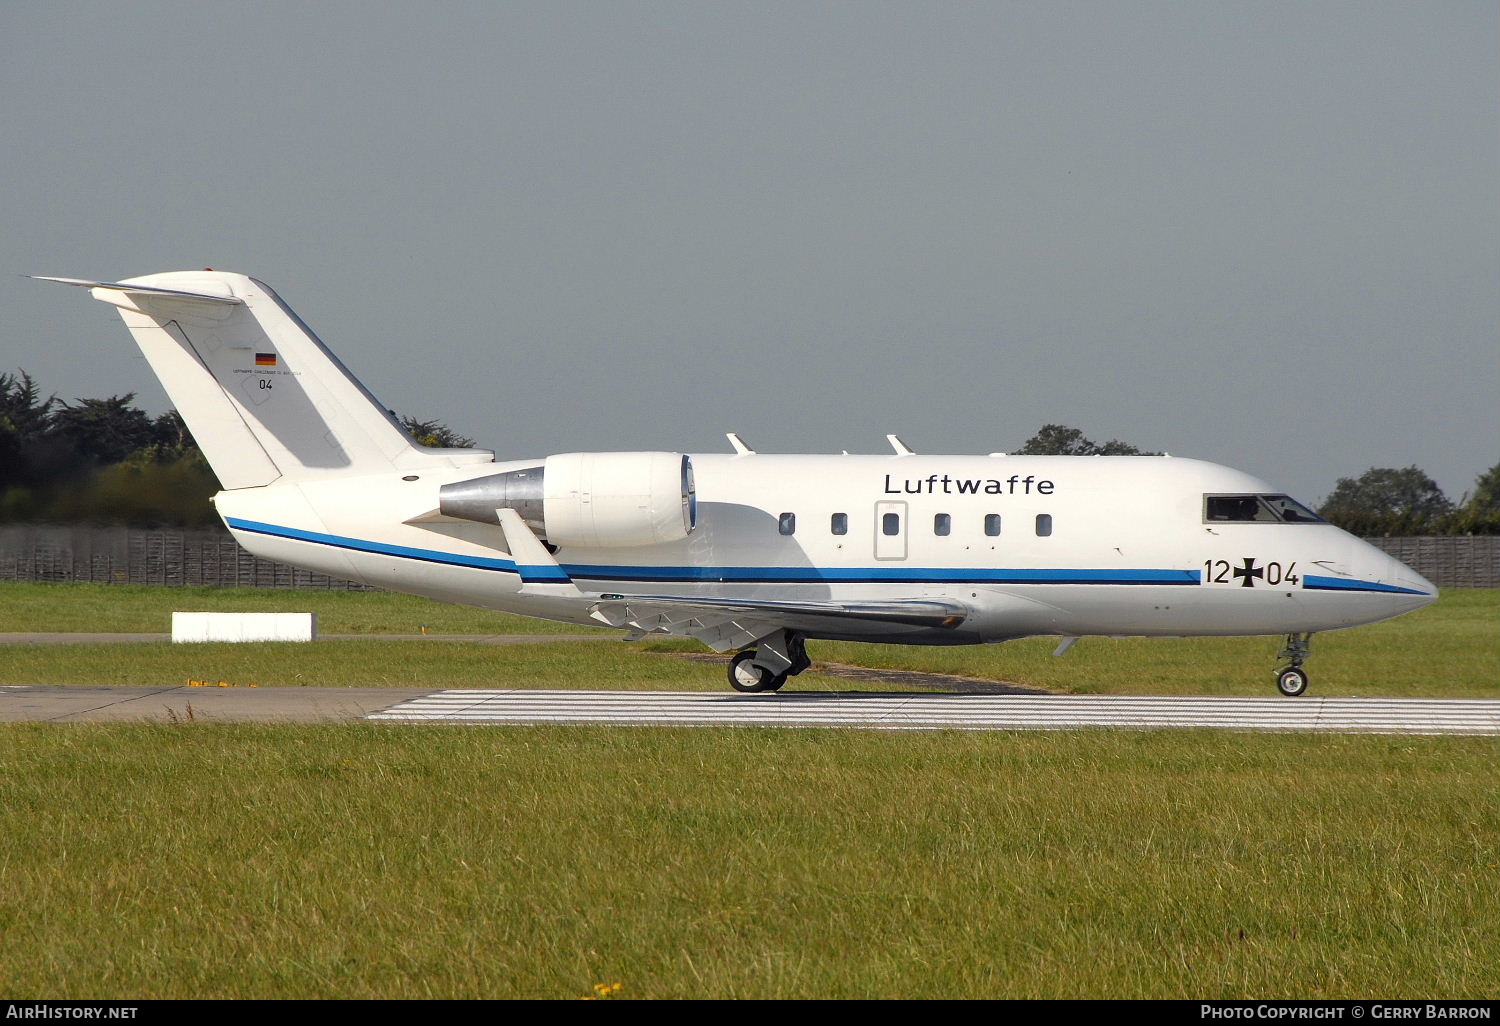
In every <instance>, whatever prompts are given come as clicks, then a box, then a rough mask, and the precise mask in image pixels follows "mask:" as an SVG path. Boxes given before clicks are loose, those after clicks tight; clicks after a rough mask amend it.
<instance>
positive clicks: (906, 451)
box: [885, 435, 916, 456]
mask: <svg viewBox="0 0 1500 1026" xmlns="http://www.w3.org/2000/svg"><path fill="white" fill-rule="evenodd" d="M885 440H886V441H887V442H890V443H891V448H892V449H895V450H896V455H897V456H915V455H916V453H914V452H912V451H911V448H910V447H909V446H908V445H907V444H906V443H905V442H903V441H901V439H900V437H899V436H897V435H886V436H885Z"/></svg>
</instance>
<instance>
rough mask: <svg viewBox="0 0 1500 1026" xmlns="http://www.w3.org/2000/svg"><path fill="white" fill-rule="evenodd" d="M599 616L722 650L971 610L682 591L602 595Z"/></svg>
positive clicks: (946, 620) (945, 625)
mask: <svg viewBox="0 0 1500 1026" xmlns="http://www.w3.org/2000/svg"><path fill="white" fill-rule="evenodd" d="M589 613H590V615H592V616H593V618H594V619H596V620H598V621H600V622H601V623H605V624H608V625H609V626H611V627H623V628H629V629H631V630H633V631H635V632H636V633H637V635H638V636H644V635H646V634H675V635H680V636H687V637H693V638H697V639H698V640H699V641H702V642H703V643H704V644H706V645H708V646H709V647H710V648H712V649H714V650H715V651H718V652H725V651H728V650H729V649H731V648H743V647H744V646H746V645H749V644H750V643H752V642H754V641H758V640H759V639H761V638H763V637H765V636H766V635H767V634H770V633H772V632H773V631H777V630H780V629H783V628H791V629H793V630H812V631H828V630H838V629H839V628H840V627H842V628H843V629H844V630H850V629H851V628H853V630H854V632H856V633H857V632H858V628H857V626H856V625H858V624H863V625H865V626H868V627H879V626H881V625H900V626H905V627H926V628H937V629H947V630H953V629H955V628H957V627H959V626H960V625H961V624H963V622H964V621H965V620H966V619H968V617H969V613H970V610H969V608H968V607H967V606H965V605H963V604H962V603H960V602H954V601H952V600H951V599H943V598H912V599H894V600H888V601H877V602H776V601H766V600H761V599H733V598H715V597H697V596H682V595H603V596H601V597H600V599H599V601H598V602H596V603H594V604H593V605H592V606H590V607H589Z"/></svg>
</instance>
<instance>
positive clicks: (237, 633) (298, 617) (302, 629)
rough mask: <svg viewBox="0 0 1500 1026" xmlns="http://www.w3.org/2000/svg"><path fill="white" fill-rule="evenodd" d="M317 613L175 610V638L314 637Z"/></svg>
mask: <svg viewBox="0 0 1500 1026" xmlns="http://www.w3.org/2000/svg"><path fill="white" fill-rule="evenodd" d="M317 636H318V614H317V613H173V614H172V640H173V641H174V642H184V641H312V640H313V639H314V638H316V637H317Z"/></svg>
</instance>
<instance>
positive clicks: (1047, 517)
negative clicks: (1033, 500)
mask: <svg viewBox="0 0 1500 1026" xmlns="http://www.w3.org/2000/svg"><path fill="white" fill-rule="evenodd" d="M1036 536H1037V537H1038V538H1050V537H1052V514H1051V513H1038V514H1037V515H1036Z"/></svg>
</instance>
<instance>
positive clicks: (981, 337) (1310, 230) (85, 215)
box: [0, 0, 1500, 501]
mask: <svg viewBox="0 0 1500 1026" xmlns="http://www.w3.org/2000/svg"><path fill="white" fill-rule="evenodd" d="M0 88H3V96H4V102H3V103H0V147H3V149H0V155H3V165H0V170H3V175H0V181H3V195H0V240H3V253H4V264H5V266H6V267H7V268H8V270H9V272H10V273H5V274H0V311H3V335H0V370H6V371H11V372H14V371H15V370H16V369H17V368H23V369H25V370H27V371H29V372H30V373H31V374H32V375H34V376H35V377H37V378H38V379H40V381H41V383H42V385H43V387H44V389H45V390H47V391H55V392H57V393H58V394H59V395H61V396H62V397H64V398H72V397H75V396H95V395H111V394H117V393H123V392H128V391H135V392H137V393H138V394H139V395H140V401H141V403H142V405H144V406H145V407H147V408H148V409H150V410H152V411H153V412H155V411H159V410H162V409H164V408H165V407H166V405H167V403H166V398H165V395H164V394H163V393H162V392H161V390H160V388H159V387H158V386H157V385H156V383H155V379H154V378H153V377H152V376H151V374H150V371H149V369H148V368H147V367H146V364H145V362H144V360H142V359H141V358H140V356H139V354H138V353H137V352H136V350H135V348H134V345H133V343H132V342H131V341H130V338H129V336H128V335H127V334H126V332H125V330H124V327H123V325H122V324H121V323H120V321H119V319H118V317H117V316H116V315H115V313H114V311H112V310H111V309H110V308H108V307H106V306H104V305H102V304H99V303H95V302H92V301H90V300H89V299H88V298H87V296H86V294H84V293H82V292H73V291H64V290H62V289H60V288H58V287H56V286H51V285H45V284H42V283H38V282H30V281H25V280H24V279H22V278H21V277H20V276H21V275H23V274H55V275H66V276H74V277H90V278H105V279H115V278H121V277H129V276H133V275H139V274H146V273H151V272H155V271H165V270H179V269H185V268H201V267H214V268H216V269H221V270H235V271H243V272H245V273H247V274H252V275H254V276H255V277H258V278H261V279H262V280H264V281H266V282H267V283H268V284H270V285H271V286H272V287H273V288H275V289H277V291H278V292H280V293H281V295H282V297H283V298H284V299H285V300H286V301H287V302H288V303H290V304H291V305H292V306H293V307H294V308H295V309H296V310H297V311H298V313H300V314H301V315H302V317H303V318H304V319H305V320H306V321H307V322H308V323H309V324H311V325H312V326H313V327H314V329H315V330H317V332H318V333H319V335H320V336H321V337H322V338H323V340H324V341H325V342H326V343H328V344H329V345H330V346H331V347H332V348H333V349H334V350H335V351H336V352H337V353H338V354H339V355H340V356H341V357H342V358H343V359H344V361H345V362H346V363H347V364H348V365H349V366H350V367H351V368H352V369H353V370H354V372H355V373H356V374H357V375H358V376H359V377H360V378H361V379H362V380H363V381H364V382H365V383H366V384H367V385H368V386H369V387H370V388H371V389H372V390H373V391H374V392H375V394H376V395H378V396H380V397H381V399H382V400H383V401H384V402H385V403H386V404H388V405H389V406H391V407H393V408H395V409H396V410H398V411H400V412H402V413H410V414H416V415H419V416H421V417H423V418H433V417H435V418H441V419H443V420H446V421H447V422H448V423H450V424H451V425H452V426H454V427H455V428H457V429H459V430H460V431H462V432H463V433H465V434H468V435H472V436H473V437H474V438H475V439H476V440H477V441H478V442H479V443H480V444H482V445H485V446H488V447H493V448H495V449H496V450H497V451H498V453H499V454H500V455H501V457H502V458H504V457H525V456H536V455H543V454H546V453H549V452H561V451H571V450H597V449H606V450H608V449H679V450H683V451H689V452H695V451H727V445H726V444H725V443H724V441H723V436H722V432H724V431H726V430H731V429H732V430H736V431H739V432H740V433H741V434H742V435H744V436H745V438H746V440H747V441H749V442H750V443H751V444H753V445H755V446H756V447H757V448H759V449H761V450H762V451H791V452H818V451H831V452H836V451H838V450H840V449H848V450H850V451H853V452H883V451H888V449H887V447H886V445H885V442H884V440H883V437H882V436H883V434H884V433H885V432H887V431H895V432H898V433H900V434H901V435H902V436H903V437H904V438H905V439H906V441H907V442H908V443H909V444H910V445H911V446H912V447H913V448H915V449H917V450H918V451H920V452H989V451H995V450H1001V451H1003V450H1008V449H1013V448H1016V447H1018V446H1020V445H1021V444H1022V443H1023V442H1024V441H1025V440H1026V439H1027V438H1028V437H1029V436H1030V435H1031V434H1032V433H1034V432H1035V431H1036V429H1037V428H1038V427H1039V426H1041V425H1042V424H1043V423H1047V422H1060V423H1065V424H1070V425H1073V426H1075V427H1079V428H1081V429H1083V431H1084V432H1085V433H1086V434H1088V435H1089V436H1090V437H1092V438H1094V439H1096V440H1099V441H1104V440H1107V439H1109V438H1120V439H1122V440H1125V441H1129V442H1132V443H1134V444H1136V445H1139V446H1141V447H1144V448H1153V449H1165V450H1168V451H1170V452H1172V453H1174V454H1176V455H1191V456H1197V457H1201V458H1205V459H1210V460H1214V461H1217V462H1222V463H1227V464H1230V465H1232V466H1235V467H1239V468H1241V469H1244V470H1249V471H1251V472H1253V473H1256V474H1259V475H1260V476H1262V477H1264V478H1266V479H1268V480H1270V481H1271V482H1273V483H1276V484H1277V485H1278V486H1280V487H1284V488H1286V489H1288V490H1290V491H1292V492H1293V493H1295V494H1298V495H1300V496H1302V497H1304V498H1305V499H1308V500H1310V501H1316V500H1318V499H1320V498H1322V497H1323V496H1324V495H1326V494H1327V493H1328V491H1329V490H1330V489H1331V488H1332V486H1333V484H1334V481H1335V479H1336V478H1338V477H1340V476H1349V475H1357V474H1359V473H1361V472H1362V471H1364V470H1365V469H1366V468H1368V467H1370V466H1372V465H1373V466H1407V465H1410V464H1417V465H1419V466H1421V467H1423V468H1424V469H1426V470H1427V471H1428V472H1429V473H1431V474H1432V475H1433V476H1434V477H1435V478H1436V479H1437V480H1438V482H1439V484H1441V485H1442V486H1443V488H1444V489H1445V490H1446V491H1447V492H1448V493H1449V494H1450V496H1451V497H1453V498H1455V499H1456V498H1458V496H1459V495H1460V494H1461V493H1462V492H1464V491H1465V490H1467V489H1468V488H1469V487H1470V486H1471V485H1472V483H1473V481H1474V478H1475V477H1476V475H1477V474H1479V473H1480V472H1481V471H1483V470H1484V469H1486V468H1488V467H1490V466H1492V465H1494V464H1495V463H1496V462H1497V460H1500V5H1497V4H1495V3H1493V2H1430V0H1422V2H1409V3H1380V2H1369V0H1360V2H1354V3H1331V2H1308V3H1298V4H1283V3H1259V2H1256V3H1250V2H1245V3H1228V2H1213V3H1210V2H1180V3H1155V2H1152V3H1146V2H1136V0H1120V2H1090V3H1059V2H1047V3H1038V2H1034V0H1026V2H1019V3H1006V2H989V3H916V2H902V3H879V2H870V0H860V2H857V3H834V2H808V0H803V2H797V3H772V2H763V3H701V2H681V3H668V2H659V3H657V2H652V3H635V2H617V0H611V2H587V3H585V2H572V3H570V2H548V3H499V2H496V3H421V4H402V3H385V4H374V3H336V2H323V0H320V2H318V3H311V4H309V3H302V2H298V3H294V4H293V3H272V2H256V3H233V4H230V3H220V2H213V0H208V2H204V0H194V2H163V0H137V2H132V3H129V4H118V3H65V2H56V3H21V2H9V3H4V4H0Z"/></svg>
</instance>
